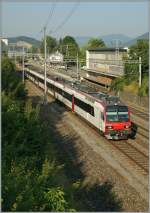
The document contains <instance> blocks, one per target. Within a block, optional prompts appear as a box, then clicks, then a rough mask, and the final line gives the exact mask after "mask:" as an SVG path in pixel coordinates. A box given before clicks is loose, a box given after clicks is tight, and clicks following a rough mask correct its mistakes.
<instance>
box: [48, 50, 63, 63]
mask: <svg viewBox="0 0 150 213" xmlns="http://www.w3.org/2000/svg"><path fill="white" fill-rule="evenodd" d="M48 61H49V62H50V63H63V61H64V56H63V54H61V53H60V52H58V51H57V52H55V53H52V54H50V56H49V58H48Z"/></svg>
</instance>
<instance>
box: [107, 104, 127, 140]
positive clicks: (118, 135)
mask: <svg viewBox="0 0 150 213" xmlns="http://www.w3.org/2000/svg"><path fill="white" fill-rule="evenodd" d="M130 134H131V121H130V112H129V110H128V107H127V106H124V105H112V106H106V111H105V133H104V135H105V137H106V138H107V139H112V140H120V139H128V138H129V135H130Z"/></svg>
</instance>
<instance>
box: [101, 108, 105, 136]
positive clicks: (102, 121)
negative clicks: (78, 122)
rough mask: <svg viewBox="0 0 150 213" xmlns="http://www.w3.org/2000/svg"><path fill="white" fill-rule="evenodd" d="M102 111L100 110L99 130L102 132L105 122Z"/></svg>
mask: <svg viewBox="0 0 150 213" xmlns="http://www.w3.org/2000/svg"><path fill="white" fill-rule="evenodd" d="M104 120H105V119H104V112H103V111H100V130H101V131H102V132H104V131H105V122H104Z"/></svg>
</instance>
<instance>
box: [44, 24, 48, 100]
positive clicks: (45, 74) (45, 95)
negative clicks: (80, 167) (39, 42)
mask: <svg viewBox="0 0 150 213" xmlns="http://www.w3.org/2000/svg"><path fill="white" fill-rule="evenodd" d="M46 58H47V56H46V26H45V27H44V103H45V104H46V103H47V94H46V93H47V85H46V77H47V73H46Z"/></svg>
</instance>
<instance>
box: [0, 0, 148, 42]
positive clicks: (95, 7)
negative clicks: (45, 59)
mask: <svg viewBox="0 0 150 213" xmlns="http://www.w3.org/2000/svg"><path fill="white" fill-rule="evenodd" d="M76 4H77V3H76V2H74V1H72V2H71V3H68V2H63V1H59V0H57V3H56V6H55V9H54V11H53V16H52V18H51V19H50V23H49V25H48V29H47V32H49V31H50V30H52V31H54V29H56V28H57V26H59V25H60V24H61V23H62V22H63V21H64V20H65V18H66V17H67V16H68V15H69V13H70V11H72V8H73V7H75V6H74V5H76ZM53 6H54V3H53V2H52V1H50V2H48V1H47V2H44V1H42V0H41V1H23V2H22V3H19V2H15V1H7V0H5V1H4V0H3V1H2V7H1V19H2V36H3V37H10V36H19V35H26V36H32V37H34V38H38V39H40V38H41V37H42V34H38V32H39V31H40V29H41V28H42V26H43V25H44V24H45V23H46V20H47V19H48V15H49V13H50V11H51V9H52V7H53ZM148 9H149V7H148V1H146V0H145V1H142V0H141V2H140V1H123V0H122V1H121V0H120V1H116V2H115V1H114V2H112V1H105V2H104V1H100V2H98V1H97V2H92V1H91V2H90V1H89V2H84V1H81V2H80V3H79V4H78V5H77V7H76V9H75V11H74V12H73V13H72V16H71V17H70V18H68V19H67V22H66V24H65V25H64V26H63V27H62V28H61V29H59V30H58V31H56V32H55V33H51V35H52V36H54V37H57V38H58V37H62V36H65V35H68V34H69V35H72V36H101V35H106V34H116V33H117V34H118V33H119V34H120V33H121V34H125V35H127V36H130V37H136V36H139V35H141V34H143V33H145V32H147V31H148V30H149V29H148Z"/></svg>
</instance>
